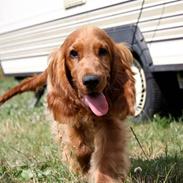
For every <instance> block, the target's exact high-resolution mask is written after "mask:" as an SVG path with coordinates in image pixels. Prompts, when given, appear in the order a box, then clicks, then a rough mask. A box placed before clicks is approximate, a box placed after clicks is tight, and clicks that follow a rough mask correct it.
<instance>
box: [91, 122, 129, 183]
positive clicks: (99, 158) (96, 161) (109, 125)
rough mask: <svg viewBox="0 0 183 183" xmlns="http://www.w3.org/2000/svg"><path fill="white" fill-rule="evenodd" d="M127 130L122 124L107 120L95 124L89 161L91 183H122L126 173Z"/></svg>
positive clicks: (127, 161) (127, 160)
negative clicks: (93, 148)
mask: <svg viewBox="0 0 183 183" xmlns="http://www.w3.org/2000/svg"><path fill="white" fill-rule="evenodd" d="M126 134H127V130H126V128H125V125H124V123H123V122H121V121H119V120H117V119H107V120H105V121H99V122H98V123H97V124H96V133H95V137H94V138H95V140H94V146H95V151H94V153H93V155H92V159H91V169H90V182H91V183H122V182H124V179H125V177H126V175H127V173H128V169H129V159H128V154H127V152H126V145H127V137H126Z"/></svg>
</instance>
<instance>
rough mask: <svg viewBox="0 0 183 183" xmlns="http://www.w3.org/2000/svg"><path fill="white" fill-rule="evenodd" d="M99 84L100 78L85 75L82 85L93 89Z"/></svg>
mask: <svg viewBox="0 0 183 183" xmlns="http://www.w3.org/2000/svg"><path fill="white" fill-rule="evenodd" d="M99 82H100V77H99V76H97V75H86V76H84V77H83V84H84V85H85V86H86V87H87V88H89V89H94V88H95V87H96V86H97V85H98V84H99Z"/></svg>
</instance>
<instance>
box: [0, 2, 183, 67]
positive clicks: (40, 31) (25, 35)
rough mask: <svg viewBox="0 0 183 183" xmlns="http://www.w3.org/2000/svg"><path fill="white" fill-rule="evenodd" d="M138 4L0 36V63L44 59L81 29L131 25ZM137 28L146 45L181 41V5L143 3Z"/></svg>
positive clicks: (134, 20)
mask: <svg viewBox="0 0 183 183" xmlns="http://www.w3.org/2000/svg"><path fill="white" fill-rule="evenodd" d="M141 3H142V1H123V2H122V3H120V4H116V5H112V6H108V7H104V8H100V9H96V10H92V11H87V12H85V13H84V12H83V13H81V14H75V15H72V16H67V17H63V18H60V19H57V20H54V21H50V22H46V23H42V24H38V25H34V26H31V27H27V28H22V29H19V30H15V31H11V32H7V33H3V34H0V59H1V60H3V61H6V60H7V61H8V60H14V59H16V60H18V59H21V58H31V57H39V56H43V55H48V54H49V53H50V52H51V51H52V49H54V48H55V47H58V46H60V44H61V43H62V42H63V41H64V39H65V37H66V36H67V35H68V34H69V33H70V32H72V31H73V30H74V29H76V28H77V27H79V26H82V25H88V24H92V25H96V26H99V27H101V28H108V27H116V26H119V25H126V24H135V23H136V21H137V17H138V16H139V11H140V7H141ZM139 27H140V30H141V31H142V33H143V35H144V37H145V40H146V41H147V42H153V41H163V40H167V39H180V38H183V1H161V0H160V1H158V0H146V1H145V5H144V9H143V12H142V16H141V18H140V22H139ZM172 59H173V58H172ZM154 63H155V64H157V62H154Z"/></svg>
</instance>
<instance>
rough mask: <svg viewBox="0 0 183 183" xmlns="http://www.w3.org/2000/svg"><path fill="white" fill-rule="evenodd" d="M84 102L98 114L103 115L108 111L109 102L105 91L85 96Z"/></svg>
mask: <svg viewBox="0 0 183 183" xmlns="http://www.w3.org/2000/svg"><path fill="white" fill-rule="evenodd" d="M84 102H85V104H86V105H88V106H89V108H90V109H91V110H92V112H93V113H94V114H95V115H96V116H103V115H105V114H106V113H107V112H108V109H109V108H108V103H107V100H106V98H105V96H104V94H103V93H101V94H99V95H97V96H89V95H86V96H84Z"/></svg>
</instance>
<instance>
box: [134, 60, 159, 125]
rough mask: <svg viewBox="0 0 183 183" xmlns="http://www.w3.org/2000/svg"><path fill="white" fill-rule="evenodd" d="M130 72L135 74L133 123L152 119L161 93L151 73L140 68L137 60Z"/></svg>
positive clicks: (157, 108)
mask: <svg viewBox="0 0 183 183" xmlns="http://www.w3.org/2000/svg"><path fill="white" fill-rule="evenodd" d="M132 70H133V72H134V73H135V76H134V78H135V89H136V106H135V117H134V121H135V122H140V121H144V120H148V119H150V118H152V116H153V115H154V113H156V112H158V110H159V108H160V104H161V91H160V89H159V87H158V85H157V83H156V81H155V78H154V77H153V75H152V73H151V72H150V71H149V70H148V69H147V68H145V67H143V66H142V64H140V63H139V62H138V61H137V60H135V61H134V64H133V66H132Z"/></svg>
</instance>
